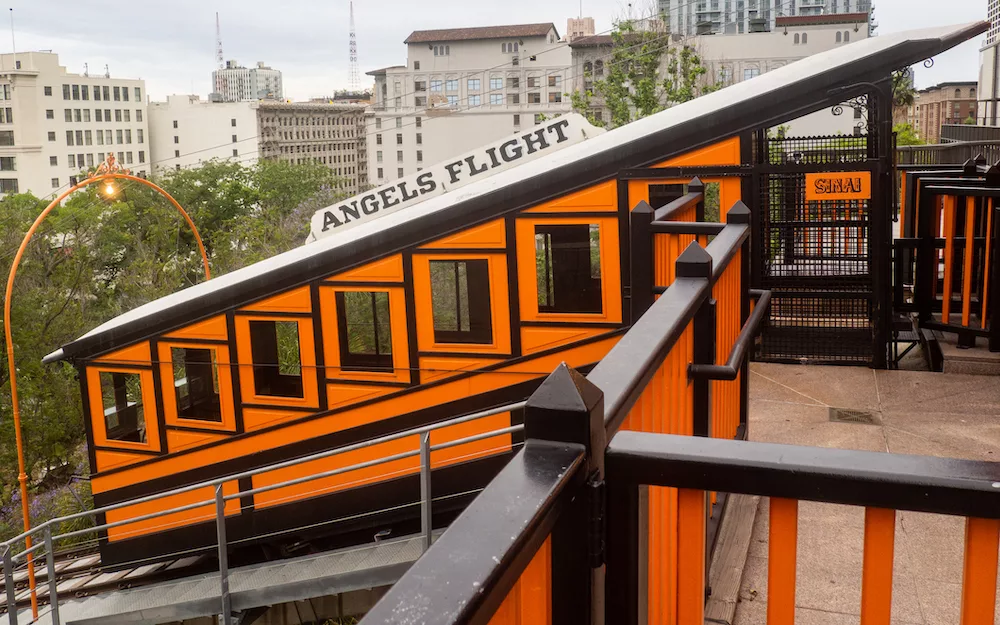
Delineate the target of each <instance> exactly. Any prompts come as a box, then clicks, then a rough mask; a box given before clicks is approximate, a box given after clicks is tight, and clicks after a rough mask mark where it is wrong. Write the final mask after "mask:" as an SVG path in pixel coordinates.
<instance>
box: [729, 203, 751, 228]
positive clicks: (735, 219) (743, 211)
mask: <svg viewBox="0 0 1000 625" xmlns="http://www.w3.org/2000/svg"><path fill="white" fill-rule="evenodd" d="M726 223H727V224H749V223H750V207H749V206H747V205H746V204H744V203H743V200H736V203H735V204H733V206H732V207H731V208H730V209H729V212H728V213H726Z"/></svg>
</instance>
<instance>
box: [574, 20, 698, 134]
mask: <svg viewBox="0 0 1000 625" xmlns="http://www.w3.org/2000/svg"><path fill="white" fill-rule="evenodd" d="M611 41H612V43H611V58H610V60H609V61H608V62H607V63H605V65H604V67H605V71H606V74H605V77H604V78H601V79H600V80H596V81H594V82H593V87H592V88H591V89H585V90H583V91H575V92H573V93H572V94H570V101H571V102H572V106H573V110H574V111H577V112H579V113H581V114H583V115H585V116H586V117H587V118H588V120H589V121H590V122H591V123H592V124H595V125H598V126H607V127H609V128H617V127H618V126H624V125H625V124H627V123H629V122H632V121H634V120H636V119H641V118H643V117H647V116H649V115H652V114H653V113H657V112H659V111H662V110H663V109H665V108H667V107H668V106H673V105H674V104H680V103H682V102H687V101H689V100H692V99H694V98H696V97H698V96H699V95H702V94H704V93H708V92H710V91H715V90H716V89H718V86H716V85H714V84H713V85H708V86H704V85H703V83H704V78H703V77H704V76H705V74H706V73H707V70H706V69H705V67H704V66H703V65H702V63H701V58H700V57H699V56H698V54H697V52H696V51H695V49H694V48H692V47H691V46H688V45H683V46H681V47H679V48H678V47H677V46H671V45H670V43H669V33H666V32H664V31H661V30H656V29H649V28H645V27H640V24H639V23H638V22H637V21H635V20H631V19H623V20H620V21H618V22H617V23H616V24H615V27H614V29H613V30H612V31H611ZM661 70H663V74H662V75H661ZM587 78H588V79H589V78H590V76H587ZM595 96H600V97H601V98H602V99H603V105H604V107H605V108H607V110H608V112H609V113H610V119H609V120H608V121H607V122H605V121H604V120H602V119H596V118H595V117H594V116H593V114H592V110H593V99H594V97H595Z"/></svg>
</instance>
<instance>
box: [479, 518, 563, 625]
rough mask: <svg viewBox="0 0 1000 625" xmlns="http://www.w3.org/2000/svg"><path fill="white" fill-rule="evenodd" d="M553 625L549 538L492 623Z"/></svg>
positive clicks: (522, 574)
mask: <svg viewBox="0 0 1000 625" xmlns="http://www.w3.org/2000/svg"><path fill="white" fill-rule="evenodd" d="M551 624H552V538H551V537H549V538H547V539H546V540H545V542H544V543H542V546H541V547H540V548H539V549H538V553H536V554H535V557H534V558H532V560H531V562H530V563H529V564H528V567H527V568H526V569H524V572H523V573H521V577H520V578H518V580H517V582H515V584H514V587H513V588H511V590H510V592H509V593H508V594H507V598H506V599H504V601H503V603H501V604H500V607H499V608H497V611H496V613H495V614H494V615H493V618H492V619H490V625H551Z"/></svg>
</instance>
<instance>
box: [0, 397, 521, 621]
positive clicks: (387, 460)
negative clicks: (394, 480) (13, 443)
mask: <svg viewBox="0 0 1000 625" xmlns="http://www.w3.org/2000/svg"><path fill="white" fill-rule="evenodd" d="M523 407H524V402H518V403H515V404H508V405H504V406H499V407H496V408H492V409H489V410H483V411H479V412H475V413H471V414H467V415H463V416H460V417H455V418H452V419H448V420H446V421H441V422H439V423H435V424H432V425H428V426H424V427H420V428H414V429H411V430H406V431H403V432H397V433H395V434H390V435H386V436H382V437H378V438H374V439H370V440H366V441H362V442H359V443H355V444H353V445H348V446H345V447H340V448H336V449H332V450H328V451H324V452H320V453H316V454H312V455H309V456H305V457H302V458H296V459H293V460H288V461H285V462H281V463H276V464H271V465H267V466H264V467H260V468H257V469H253V470H250V471H246V472H243V473H239V474H235V475H229V476H226V477H224V478H218V479H215V480H212V481H208V482H202V483H198V484H193V485H190V486H185V487H183V488H177V489H173V490H170V491H167V492H164V493H158V494H155V495H149V496H147V497H143V498H140V499H134V500H128V501H125V502H122V503H119V504H115V505H110V506H104V507H100V508H96V509H93V510H87V511H84V512H79V513H76V514H72V515H68V516H64V517H59V518H55V519H51V520H49V521H46V522H44V523H42V524H40V525H38V526H37V527H34V528H32V529H31V530H30V531H29V532H26V533H23V534H21V535H19V536H15V537H14V538H12V539H10V540H8V541H6V542H4V543H0V559H2V562H3V586H4V597H5V599H6V612H7V619H8V621H9V623H10V625H18V612H17V604H18V602H19V595H20V597H22V598H23V597H24V595H25V594H26V593H28V591H26V590H23V589H22V590H21V591H20V592H18V588H17V581H16V577H17V575H16V574H17V573H18V570H17V569H18V566H19V565H22V566H24V565H27V563H28V562H29V561H30V560H31V559H33V558H37V556H39V555H43V556H44V558H45V564H44V574H42V575H39V577H41V578H43V579H44V580H45V582H46V586H45V587H44V588H41V589H38V591H37V596H38V597H39V598H41V599H47V600H48V604H49V619H50V622H51V623H52V624H53V625H58V624H59V623H60V618H59V593H58V590H57V587H58V580H57V576H56V567H55V560H54V555H55V550H56V547H57V546H58V544H59V542H60V541H67V540H70V539H73V538H79V537H81V536H86V535H90V534H95V533H104V534H107V533H108V532H111V531H113V530H121V529H122V528H128V527H129V526H133V527H135V526H137V525H142V524H144V523H153V522H156V521H157V520H159V521H160V522H162V523H164V526H169V525H170V521H169V518H170V517H171V516H174V517H176V516H177V515H179V514H182V513H188V512H198V511H201V512H202V516H200V517H199V520H200V521H202V522H214V523H215V526H216V536H217V541H216V544H215V545H213V546H212V547H210V548H208V549H207V551H212V550H214V551H216V552H217V554H218V558H219V573H220V598H221V605H220V608H221V610H220V613H221V614H232V609H231V602H230V592H229V581H228V579H229V565H228V554H229V550H230V548H231V547H232V546H233V545H234V544H235V542H237V541H230V540H228V539H227V536H226V525H227V518H228V519H232V517H233V515H234V514H238V511H239V506H240V501H241V499H242V498H244V497H247V496H251V495H256V494H261V493H267V492H281V491H282V490H283V489H284V490H286V492H287V489H291V488H295V487H302V486H303V485H305V484H308V483H315V482H322V481H324V480H330V479H334V478H340V479H341V480H343V478H344V477H345V476H351V474H354V476H355V477H354V478H353V480H350V479H349V480H348V481H347V483H346V484H347V485H360V484H364V483H368V482H370V481H371V477H370V475H369V473H370V470H371V469H373V468H378V469H381V470H382V471H383V475H389V476H396V475H400V474H401V473H404V472H409V471H410V470H413V471H417V472H419V474H420V493H419V497H416V496H415V500H414V504H413V506H414V507H419V509H420V519H421V534H422V536H423V538H424V547H425V548H426V547H428V546H430V543H431V541H432V529H433V528H432V512H433V504H434V501H435V497H434V496H433V488H432V469H433V467H434V466H438V467H441V466H443V465H446V464H448V463H450V462H454V461H456V460H461V459H469V458H473V457H481V456H482V455H485V454H490V453H510V452H511V451H512V450H514V449H516V448H518V447H520V443H516V442H513V441H512V440H511V436H512V435H514V434H516V433H519V432H521V431H522V430H523V429H524V426H523V425H513V426H510V427H505V428H501V429H497V430H491V431H488V432H482V433H479V434H475V435H471V436H464V437H461V438H452V439H449V440H443V441H441V442H438V443H435V444H432V443H431V435H432V434H436V433H439V432H441V431H443V430H446V429H447V428H454V427H456V426H461V425H463V424H468V423H471V422H474V421H479V420H484V419H489V418H490V417H492V416H495V415H499V414H504V413H507V412H510V411H513V410H520V409H521V408H523ZM407 439H409V441H411V442H413V443H414V444H413V445H412V449H408V450H406V451H402V452H399V453H395V454H391V455H386V456H382V457H379V458H377V459H374V460H369V461H366V462H358V463H353V464H349V465H347V466H343V467H338V468H335V469H331V470H326V471H320V472H316V473H313V474H310V475H307V476H305V477H299V478H295V479H289V480H276V481H275V483H271V484H267V485H265V486H259V487H256V488H246V489H245V488H242V487H240V486H239V484H240V483H241V482H240V480H241V479H245V478H249V477H252V476H255V475H264V474H268V473H273V472H276V471H280V470H282V469H286V468H289V467H293V466H297V465H302V464H306V463H310V462H316V461H318V460H322V459H326V458H332V457H334V456H345V455H349V454H351V452H356V451H358V450H362V449H367V448H372V447H376V446H378V445H384V444H386V443H391V442H397V441H398V442H402V441H406V440H407ZM494 443H496V444H495V445H494ZM491 445H493V446H492V447H491ZM456 449H457V450H459V452H460V453H459V455H457V456H456V454H455V453H454V450H456ZM435 454H436V455H437V456H435ZM441 454H445V456H447V457H442V456H440V455H441ZM413 460H416V461H418V463H419V464H418V466H415V467H411V466H410V464H412V461H413ZM404 462H407V466H405V467H402V468H401V467H400V463H404ZM344 485H345V484H344V483H343V482H341V483H340V486H344ZM328 489H329V485H322V486H320V487H319V488H318V489H316V490H317V492H325V491H326V490H328ZM203 492H208V493H211V498H207V499H201V497H202V496H203V495H201V493H203ZM181 496H187V499H189V500H190V502H189V503H186V504H184V505H178V506H173V507H170V508H168V509H164V510H157V511H156V512H151V513H148V514H142V515H139V516H129V517H127V518H124V519H122V520H117V521H105V522H98V523H96V524H95V526H93V527H88V528H85V529H79V530H73V531H67V532H62V533H55V529H56V528H58V527H60V526H61V525H62V524H65V523H67V522H70V521H74V520H77V519H82V518H93V519H101V518H102V517H103V518H108V516H109V513H110V514H111V515H113V513H114V512H115V511H117V510H122V509H125V508H129V507H136V506H141V505H143V504H148V503H150V502H154V501H157V500H170V499H175V498H178V497H181ZM440 499H441V497H439V498H438V500H440ZM165 519H166V521H164V520H165ZM132 531H133V532H135V531H142V530H141V529H140V530H134V529H133V530H132ZM28 536H31V537H32V539H33V545H32V547H31V548H27V549H20V550H19V546H20V545H23V544H24V539H25V538H26V537H28ZM194 551H206V550H194ZM190 553H192V550H188V551H186V552H184V554H182V555H189V554H190ZM179 555H181V554H179ZM30 592H32V593H34V592H36V591H35V590H34V589H32V590H31V591H30Z"/></svg>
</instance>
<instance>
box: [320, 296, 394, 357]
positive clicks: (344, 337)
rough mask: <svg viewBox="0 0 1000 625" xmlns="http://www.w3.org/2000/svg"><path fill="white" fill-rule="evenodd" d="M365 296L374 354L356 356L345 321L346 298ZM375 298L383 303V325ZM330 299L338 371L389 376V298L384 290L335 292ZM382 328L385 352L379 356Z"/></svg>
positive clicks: (390, 354) (390, 301) (390, 340)
mask: <svg viewBox="0 0 1000 625" xmlns="http://www.w3.org/2000/svg"><path fill="white" fill-rule="evenodd" d="M348 294H352V295H368V296H369V298H370V300H371V311H372V320H371V326H372V335H373V337H374V347H375V353H374V354H359V353H354V352H352V351H351V341H350V329H349V328H348V320H347V301H346V295H348ZM379 296H383V297H384V301H385V314H386V319H385V323H384V324H381V323H380V321H379V302H378V300H379V299H380V298H379ZM334 299H335V300H336V304H337V333H338V335H339V336H340V341H339V343H340V345H339V348H340V368H341V369H343V370H344V371H373V372H380V373H393V371H394V369H393V360H392V296H391V295H390V293H389V292H388V291H337V293H336V295H335V297H334ZM380 325H384V326H385V327H387V328H388V331H389V343H388V344H389V351H388V353H384V354H383V353H380V352H381V348H380V345H379V343H380V342H379V338H380V330H379V326H380Z"/></svg>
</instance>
